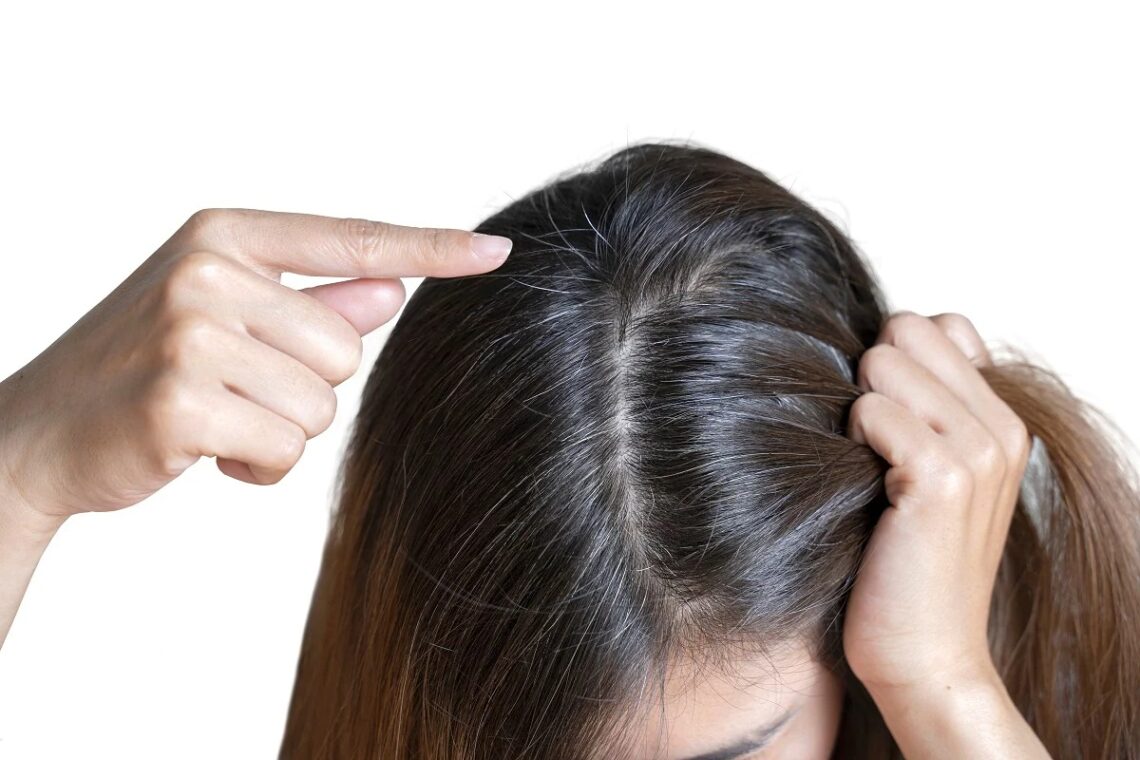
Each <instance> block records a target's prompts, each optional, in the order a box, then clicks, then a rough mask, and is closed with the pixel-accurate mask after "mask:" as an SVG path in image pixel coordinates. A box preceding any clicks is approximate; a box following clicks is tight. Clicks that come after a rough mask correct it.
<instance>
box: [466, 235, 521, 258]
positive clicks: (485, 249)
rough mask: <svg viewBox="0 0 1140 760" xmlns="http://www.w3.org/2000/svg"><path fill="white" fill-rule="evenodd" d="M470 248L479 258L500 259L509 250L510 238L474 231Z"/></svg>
mask: <svg viewBox="0 0 1140 760" xmlns="http://www.w3.org/2000/svg"><path fill="white" fill-rule="evenodd" d="M471 250H472V251H474V252H475V255H476V256H478V257H479V258H481V259H487V260H489V261H501V260H502V259H505V258H506V257H507V254H508V253H510V252H511V239H510V238H505V237H500V236H499V235H484V234H483V233H481V232H476V233H475V234H474V235H473V236H472V238H471Z"/></svg>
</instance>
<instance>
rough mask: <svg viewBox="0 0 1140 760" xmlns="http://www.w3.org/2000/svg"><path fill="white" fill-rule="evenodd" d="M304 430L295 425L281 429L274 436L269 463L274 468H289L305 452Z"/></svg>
mask: <svg viewBox="0 0 1140 760" xmlns="http://www.w3.org/2000/svg"><path fill="white" fill-rule="evenodd" d="M306 440H307V439H306V437H305V431H304V430H302V429H301V428H300V427H298V426H296V425H289V426H288V427H285V428H283V429H282V431H281V433H280V434H279V435H278V436H277V437H276V443H275V446H274V449H273V455H272V457H271V461H270V464H271V465H272V467H273V468H274V469H275V470H290V469H292V467H293V465H295V464H297V461H298V460H299V459H300V458H301V455H302V454H304V453H305V441H306Z"/></svg>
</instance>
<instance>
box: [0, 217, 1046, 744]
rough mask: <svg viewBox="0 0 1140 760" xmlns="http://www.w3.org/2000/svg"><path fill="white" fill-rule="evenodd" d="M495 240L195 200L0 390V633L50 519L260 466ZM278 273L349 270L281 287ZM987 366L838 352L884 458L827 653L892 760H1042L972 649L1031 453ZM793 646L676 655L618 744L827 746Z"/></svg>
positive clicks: (910, 354) (809, 669)
mask: <svg viewBox="0 0 1140 760" xmlns="http://www.w3.org/2000/svg"><path fill="white" fill-rule="evenodd" d="M482 248H487V249H490V254H491V255H489V256H480V255H478V251H479V250H480V249H482ZM508 252H509V241H506V240H505V239H501V238H497V239H491V238H487V237H485V236H475V235H473V234H472V233H470V232H465V231H460V230H445V229H439V230H426V229H417V228H409V227H400V226H397V225H391V224H385V223H382V222H373V221H367V220H362V219H339V218H332V217H321V216H313V215H306V214H283V213H277V212H266V211H253V210H247V209H210V210H205V211H200V212H198V213H196V214H194V215H193V216H192V217H191V218H190V219H189V220H188V221H187V222H186V223H185V224H184V225H182V227H180V228H179V229H178V230H177V231H176V232H175V233H174V234H173V235H172V236H171V238H170V239H169V240H167V241H166V242H165V243H164V244H163V245H162V246H161V247H160V248H159V249H158V250H157V251H155V252H154V253H153V254H152V255H151V256H150V257H149V258H148V259H146V260H145V261H144V262H143V263H142V264H141V265H140V266H139V268H138V269H136V270H135V271H134V272H133V273H132V274H131V275H130V276H129V277H128V278H127V279H126V280H124V282H123V283H122V284H121V285H120V286H119V287H118V288H116V289H115V290H114V291H113V292H112V293H110V294H109V295H108V296H107V297H106V298H105V299H103V300H102V301H101V302H100V303H99V304H97V305H96V306H95V307H94V308H93V309H91V311H89V312H88V313H87V314H85V315H84V316H83V317H82V318H81V319H80V320H79V321H78V322H77V323H76V324H75V325H74V326H73V327H72V328H71V329H70V330H68V331H67V332H66V333H64V335H62V336H61V337H60V338H59V339H58V340H56V341H55V342H54V343H53V344H52V345H51V346H49V347H48V348H47V349H46V350H45V351H44V352H43V353H41V354H40V355H39V356H37V357H36V358H35V359H33V360H32V361H31V362H30V363H29V364H28V365H27V366H25V367H24V368H22V369H21V370H19V371H17V372H16V373H15V374H14V375H12V376H11V377H9V378H7V379H6V380H4V381H3V382H2V383H0V420H3V423H4V424H3V426H2V427H0V645H2V643H3V639H4V637H5V636H6V635H7V631H8V629H9V626H10V625H11V622H12V619H13V618H14V616H15V614H16V610H17V608H18V607H19V604H20V601H21V599H22V597H23V595H24V592H25V590H26V588H27V584H28V581H29V580H30V578H31V576H32V573H33V571H34V570H35V567H36V565H37V563H38V562H39V559H40V557H41V555H42V553H43V551H44V549H45V548H46V547H47V545H48V543H49V542H50V541H51V539H52V537H53V536H54V535H55V533H56V531H57V530H58V529H59V527H60V526H61V525H62V524H63V523H64V522H65V521H66V520H67V518H68V517H69V516H70V515H73V514H76V513H79V512H85V511H109V510H116V509H121V508H124V507H127V506H130V505H132V504H135V503H138V502H139V501H142V500H143V499H145V498H146V497H147V496H149V495H150V494H152V493H154V492H155V491H157V490H158V489H159V488H161V487H163V486H164V485H165V484H167V483H169V482H170V481H171V480H173V479H174V478H176V477H178V475H179V474H181V473H182V472H184V471H185V470H186V469H187V468H188V467H190V466H191V465H192V464H194V463H195V462H196V461H198V460H199V459H200V458H202V457H213V458H214V459H215V462H216V466H217V467H218V469H219V470H220V471H221V472H222V473H224V474H225V475H227V476H229V477H232V478H236V479H238V480H242V481H244V482H248V483H252V484H258V485H269V484H273V483H276V482H278V481H280V480H281V478H282V477H284V475H285V474H286V473H287V472H288V471H289V470H290V469H291V468H292V467H293V466H294V465H295V464H296V462H297V461H298V459H299V458H300V456H301V455H302V453H303V451H304V447H305V442H306V441H307V440H308V439H309V438H312V437H313V436H315V435H318V434H320V433H321V432H323V431H324V430H325V429H327V428H328V426H329V425H330V424H331V422H332V419H333V415H334V414H335V410H336V396H335V394H334V393H333V390H332V389H333V387H335V386H336V385H337V384H339V383H341V382H343V381H344V380H345V379H347V378H348V377H350V376H351V375H352V374H353V373H355V372H356V370H357V369H358V367H359V364H360V360H361V340H360V336H361V335H363V334H366V333H367V332H369V331H371V330H373V329H375V328H376V327H378V326H380V325H381V324H383V323H385V322H387V321H388V320H390V319H391V318H392V317H393V316H394V315H395V314H396V313H397V312H398V311H399V308H400V306H401V305H402V303H403V300H404V297H405V292H404V288H403V285H402V283H401V282H400V280H399V278H400V277H405V276H409V277H415V276H432V277H449V276H461V275H466V274H476V273H480V272H486V271H490V270H492V269H494V268H496V267H497V266H499V265H500V264H501V263H502V262H503V261H504V260H505V258H506V255H507V253H508ZM284 271H289V272H295V273H300V274H308V275H318V276H332V277H345V278H350V279H347V280H344V281H342V282H336V283H331V284H328V285H321V286H317V287H314V288H306V289H304V290H301V291H296V290H293V289H291V288H287V287H285V286H283V285H282V284H281V283H280V281H279V278H280V275H281V273H282V272H284ZM989 362H990V357H989V354H988V353H987V351H986V349H985V345H984V343H983V341H982V340H981V338H980V337H979V336H978V333H977V331H976V330H975V329H974V327H973V325H972V324H971V323H970V321H969V320H968V319H966V318H965V317H963V316H962V315H960V314H940V315H936V316H934V317H930V318H927V317H924V316H921V315H918V314H915V313H913V312H899V313H897V314H895V315H892V316H891V318H890V319H889V320H888V322H887V324H886V325H885V326H884V329H883V331H882V334H881V336H880V337H879V340H878V342H877V343H876V345H875V346H874V347H872V348H871V349H870V350H868V351H867V352H866V353H865V354H864V356H863V358H862V360H861V362H860V366H859V378H858V382H859V384H860V386H861V387H862V388H863V389H864V391H866V392H865V393H864V394H863V395H862V396H861V397H860V398H859V399H857V400H856V402H855V403H854V405H853V406H852V408H851V415H850V425H849V429H848V434H849V435H850V436H851V437H852V439H853V440H855V441H857V442H860V443H863V444H866V445H868V446H871V447H872V448H873V449H874V450H875V451H877V452H878V453H879V454H880V455H881V456H883V457H884V459H886V460H887V461H888V462H889V463H890V464H891V468H890V470H889V471H888V473H887V477H886V487H887V493H888V496H889V498H890V503H891V507H890V508H888V509H887V510H886V511H885V512H884V514H883V516H882V518H881V519H880V522H879V524H878V526H877V527H876V529H875V531H874V534H873V536H872V538H871V542H870V544H869V546H868V552H867V556H866V558H865V560H864V563H863V566H862V567H861V569H860V571H859V574H858V577H857V580H856V583H855V586H854V588H853V590H852V594H851V599H850V602H849V607H848V611H847V617H846V627H845V629H844V649H845V652H846V655H847V659H848V662H849V664H850V665H851V667H852V670H853V671H854V672H855V674H856V676H857V677H859V678H860V680H861V681H862V682H863V683H864V684H865V685H866V686H867V688H868V691H869V692H870V693H871V695H872V697H873V698H874V700H875V702H876V705H877V706H878V707H879V709H880V711H881V712H882V714H883V716H884V718H885V720H886V722H887V725H888V727H889V728H890V730H891V733H892V734H893V735H894V737H895V738H896V740H897V741H898V742H899V744H900V746H901V748H902V750H903V752H904V753H905V754H906V755H907V757H911V758H942V757H945V758H960V757H971V758H990V757H992V758H1006V757H1019V758H1043V757H1048V755H1047V753H1046V751H1045V749H1044V747H1043V746H1042V745H1041V743H1040V741H1039V740H1038V739H1037V737H1036V736H1035V735H1034V734H1033V732H1032V730H1031V729H1030V727H1029V726H1028V724H1027V723H1026V722H1025V721H1024V719H1023V718H1022V717H1021V715H1020V714H1019V712H1018V711H1017V709H1016V707H1015V706H1014V705H1013V703H1012V701H1011V700H1010V698H1009V695H1008V693H1007V692H1006V690H1005V687H1004V685H1003V684H1002V682H1001V679H1000V678H999V677H998V675H997V672H996V669H995V667H994V664H993V662H992V660H991V657H990V653H989V649H988V644H987V640H986V621H987V616H988V611H989V602H990V597H991V595H992V591H993V584H994V579H995V576H996V573H997V566H998V562H999V560H1000V557H1001V551H1002V547H1003V545H1004V543H1005V537H1006V535H1007V533H1008V529H1009V522H1010V519H1011V517H1012V512H1013V507H1014V504H1015V501H1016V496H1017V492H1018V488H1019V484H1020V480H1021V477H1022V474H1023V473H1024V469H1025V465H1026V461H1027V457H1028V452H1029V444H1030V439H1029V436H1028V434H1027V431H1026V428H1025V426H1024V424H1023V423H1022V422H1021V420H1019V419H1018V418H1017V417H1016V415H1015V414H1014V413H1013V412H1012V410H1010V409H1009V407H1008V406H1006V405H1005V404H1004V402H1002V401H1001V400H1000V399H999V398H998V397H997V395H996V394H994V393H993V391H992V390H991V389H990V388H989V386H988V384H987V383H986V382H985V380H984V379H983V378H982V377H981V375H980V373H979V372H978V371H977V367H978V366H980V365H981V364H985V363H989ZM805 652H806V650H805V649H804V648H802V647H801V646H800V645H799V644H797V643H795V642H787V643H785V644H784V645H782V646H780V647H776V648H774V649H773V656H772V657H771V658H769V659H760V658H756V659H747V658H745V659H741V660H740V661H738V662H736V663H733V665H732V667H730V668H728V671H727V672H710V671H709V669H708V668H697V667H696V666H695V665H694V664H693V663H691V662H684V661H682V662H678V663H676V664H675V665H674V666H673V667H672V668H670V671H669V675H668V677H667V683H666V688H665V691H664V696H663V697H662V698H661V700H660V702H659V703H657V704H655V705H650V706H649V707H651V708H656V709H650V710H648V711H647V713H646V718H645V720H644V721H643V722H642V723H641V724H640V725H635V727H634V729H632V730H634V731H635V733H634V734H633V736H632V738H633V739H635V740H636V741H639V742H640V744H639V745H638V746H639V747H640V749H641V751H642V752H643V754H644V756H645V757H655V756H658V757H665V758H667V760H690V759H691V758H693V757H694V756H695V757H700V756H701V755H702V754H705V755H708V754H709V753H714V752H716V751H717V750H718V749H720V748H723V747H730V746H733V745H741V744H742V742H744V741H745V740H746V739H748V738H749V735H750V734H755V733H756V729H758V728H759V727H760V726H761V725H762V724H765V723H768V722H770V721H772V720H773V719H775V718H778V717H779V716H780V715H782V714H783V713H785V712H786V711H788V710H792V711H794V715H793V716H792V717H791V718H789V720H788V721H787V722H786V723H784V724H783V726H782V727H781V728H779V729H778V730H777V731H775V732H774V733H773V735H772V738H771V741H770V742H769V744H768V746H767V747H764V748H758V749H755V750H753V751H751V754H744V755H741V754H739V753H737V754H736V755H733V754H731V753H729V754H726V753H724V752H721V753H720V754H713V755H712V757H713V758H716V760H728V758H730V757H739V758H740V759H741V760H743V758H754V757H755V758H759V757H764V758H792V757H795V758H809V759H810V758H826V757H827V755H828V753H829V752H830V749H831V746H832V745H833V743H834V737H835V730H836V728H837V726H838V719H839V714H838V708H839V704H840V703H841V699H842V692H841V689H840V687H839V684H838V683H837V682H835V680H834V678H833V677H832V676H830V674H829V673H827V672H826V671H825V670H824V669H823V668H821V667H820V666H819V664H818V663H816V662H814V661H812V660H811V658H810V657H807V655H806V653H805ZM662 749H663V751H664V752H665V754H664V755H658V754H655V753H657V752H658V751H659V750H662ZM704 760H711V758H707V757H706V758H704Z"/></svg>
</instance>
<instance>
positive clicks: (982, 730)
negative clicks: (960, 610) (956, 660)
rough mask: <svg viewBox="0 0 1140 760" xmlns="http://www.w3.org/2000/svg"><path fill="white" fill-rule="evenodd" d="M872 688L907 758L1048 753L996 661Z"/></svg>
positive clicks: (1041, 754) (1009, 755) (1034, 755)
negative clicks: (921, 679) (919, 680)
mask: <svg viewBox="0 0 1140 760" xmlns="http://www.w3.org/2000/svg"><path fill="white" fill-rule="evenodd" d="M868 692H869V693H870V695H871V698H872V699H873V700H874V701H875V705H876V707H877V708H878V709H879V712H880V714H881V715H882V716H883V720H884V721H885V722H886V724H887V727H888V729H889V730H890V732H891V735H892V736H893V737H894V738H895V740H896V742H897V743H898V745H899V747H900V749H901V750H902V752H903V754H904V755H905V756H907V757H922V758H942V757H945V758H958V757H972V758H990V757H993V758H1004V757H1012V756H1016V757H1025V758H1030V757H1032V758H1038V757H1041V758H1048V756H1049V755H1048V753H1047V752H1046V751H1045V748H1044V747H1043V746H1042V745H1041V744H1040V740H1039V739H1038V738H1037V737H1036V735H1035V734H1034V733H1033V731H1032V729H1031V728H1030V727H1029V724H1028V723H1026V721H1025V719H1024V717H1023V716H1022V715H1021V713H1020V711H1019V710H1018V708H1017V706H1016V705H1015V704H1014V702H1013V699H1012V698H1011V697H1010V695H1009V691H1008V690H1007V689H1006V687H1005V683H1004V682H1003V681H1002V680H1001V676H1000V675H999V674H998V672H997V669H996V668H995V667H994V666H993V664H992V662H991V661H988V660H987V661H985V662H980V663H978V664H977V665H976V666H972V667H967V668H963V669H962V670H961V671H959V672H957V673H955V674H952V675H943V676H940V677H932V678H929V679H927V680H925V681H922V682H915V683H911V684H908V685H906V686H876V687H873V688H872V687H868Z"/></svg>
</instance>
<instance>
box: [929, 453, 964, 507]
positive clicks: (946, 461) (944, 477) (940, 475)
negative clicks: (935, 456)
mask: <svg viewBox="0 0 1140 760" xmlns="http://www.w3.org/2000/svg"><path fill="white" fill-rule="evenodd" d="M932 480H933V483H934V486H935V487H936V488H937V489H938V492H939V493H941V494H943V495H944V496H946V497H947V498H951V499H954V500H960V499H964V498H967V497H969V495H970V494H971V493H973V490H974V476H973V473H972V472H971V471H970V468H969V466H967V465H966V464H964V463H962V462H959V461H958V460H956V459H952V458H949V457H942V458H940V459H939V461H938V465H937V466H936V468H935V474H934V477H933V478H932Z"/></svg>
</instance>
